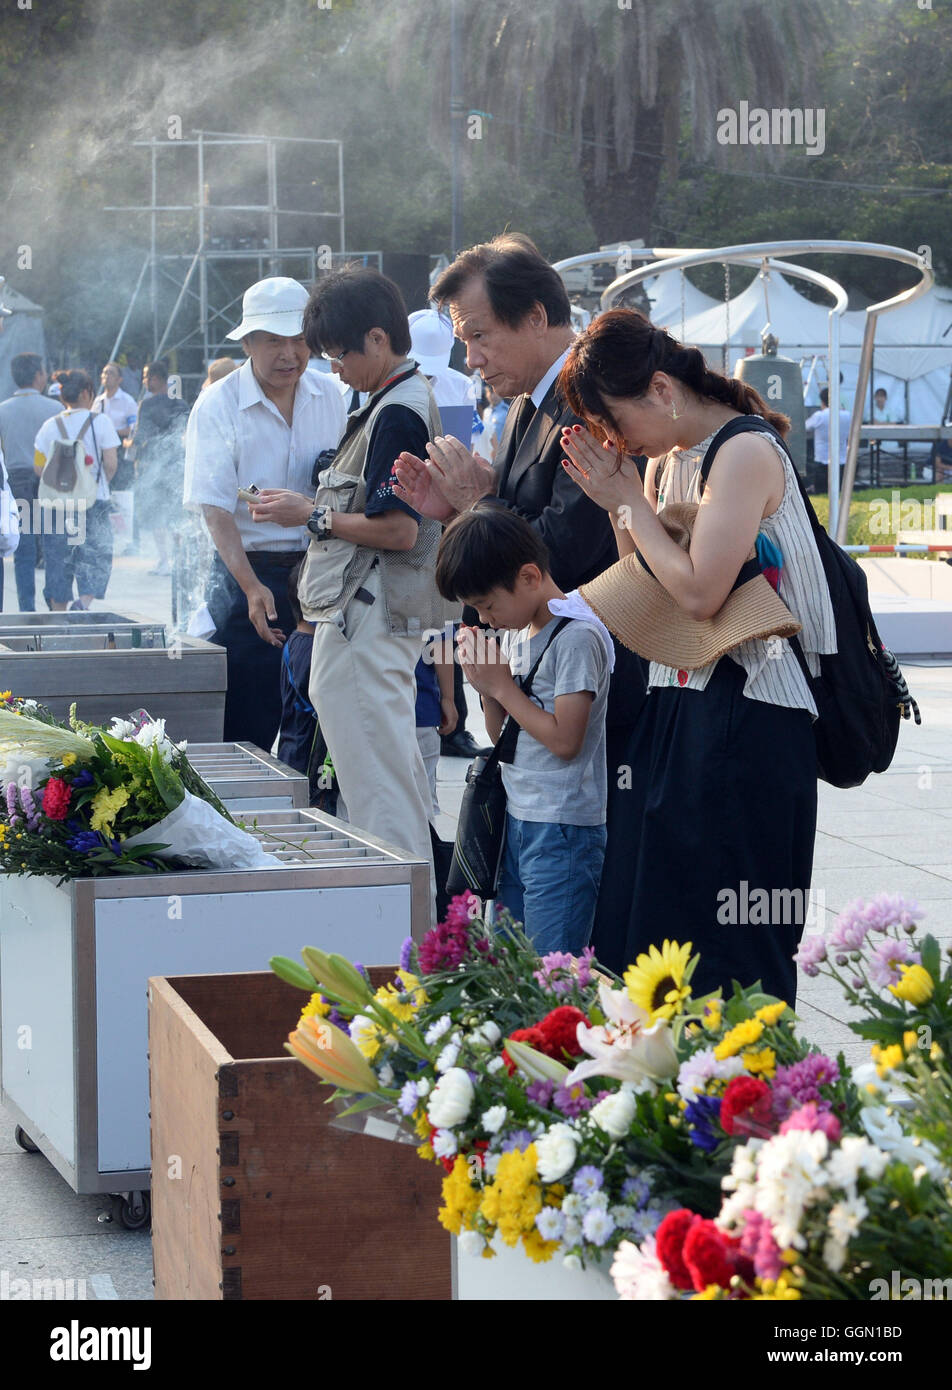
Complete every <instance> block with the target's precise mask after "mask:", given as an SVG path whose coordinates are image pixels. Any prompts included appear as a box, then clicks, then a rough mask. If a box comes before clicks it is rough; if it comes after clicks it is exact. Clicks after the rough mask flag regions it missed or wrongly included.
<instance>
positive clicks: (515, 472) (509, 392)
mask: <svg viewBox="0 0 952 1390" xmlns="http://www.w3.org/2000/svg"><path fill="white" fill-rule="evenodd" d="M431 298H432V299H433V300H434V301H435V302H436V304H437V305H438V306H439V307H440V308H445V309H447V310H448V311H449V315H450V318H451V320H452V322H453V328H454V331H455V333H456V336H457V338H459V339H460V340H461V341H462V342H464V343H465V344H466V363H467V366H469V367H470V368H472V369H474V370H478V371H479V373H480V375H481V376H482V378H483V380H484V381H486V382H488V383H489V385H491V386H492V387H493V389H494V390H495V391H496V392H497V393H498V394H499V395H500V396H502V397H503V398H504V399H507V400H509V401H510V406H509V414H508V415H507V417H506V425H505V429H504V430H503V434H502V438H501V439H500V441H499V447H498V448H497V450H496V456H495V459H494V461H493V463H492V464H490V463H488V462H487V461H486V460H485V459H483V458H480V457H479V455H476V454H472V453H470V451H469V450H468V449H466V448H465V447H464V446H463V445H462V444H460V443H459V441H458V440H454V439H437V440H435V441H434V442H433V443H432V444H431V445H429V447H428V449H427V453H428V455H429V459H428V460H422V459H416V458H413V457H412V456H411V455H409V454H401V456H400V459H399V460H398V462H397V465H396V476H397V481H398V486H397V488H396V491H397V493H398V495H403V496H404V497H405V499H406V500H408V501H409V502H410V505H411V506H412V507H413V508H414V509H415V510H416V511H418V512H421V513H422V514H423V515H425V516H430V517H435V518H436V519H437V520H439V521H449V520H451V518H452V517H453V516H455V515H456V514H457V513H458V512H463V511H466V510H467V509H468V508H469V507H472V506H473V505H474V504H475V503H476V502H478V501H479V500H480V499H482V498H486V499H488V501H489V502H491V503H492V502H494V503H495V504H497V505H501V506H504V507H508V508H509V509H510V510H511V511H515V512H518V514H519V515H520V516H522V517H524V518H525V519H526V520H527V521H528V522H529V523H530V525H531V526H533V527H534V528H535V529H536V530H537V531H538V532H539V534H540V535H541V536H542V539H543V540H544V541H545V543H546V545H547V546H548V549H549V557H550V562H551V573H552V577H553V579H554V580H555V582H556V583H557V584H558V585H559V587H560V588H562V589H564V590H566V591H568V590H570V589H576V588H578V586H579V585H580V584H584V583H586V582H587V581H588V580H589V579H593V578H594V577H595V576H596V575H597V574H601V572H602V571H603V570H605V569H607V568H608V566H609V565H611V564H614V562H615V560H617V558H618V551H617V548H616V546H615V539H614V535H613V532H612V525H611V521H610V519H609V517H608V515H607V513H606V512H605V511H604V510H603V509H601V508H600V507H597V506H595V504H594V503H593V502H592V501H591V500H590V498H588V497H586V496H585V494H584V493H583V492H581V490H580V489H579V488H577V487H576V486H575V484H574V483H573V482H572V480H571V478H570V477H569V476H568V475H567V473H566V472H565V469H564V468H563V467H562V457H563V450H562V446H561V443H560V439H561V431H562V429H563V428H564V427H565V426H567V425H573V424H575V423H576V422H577V420H578V417H577V416H576V415H575V414H574V413H573V412H572V411H571V410H570V409H569V408H568V406H567V405H565V403H564V402H563V401H562V400H561V399H560V398H559V396H558V394H557V392H556V390H555V381H556V378H557V377H558V374H559V372H560V371H561V369H562V365H563V363H564V362H565V359H566V357H567V355H568V350H569V347H570V346H571V343H572V339H573V338H574V336H575V334H574V330H573V328H572V321H571V314H570V309H569V299H568V295H567V294H566V291H565V286H564V285H563V283H562V280H561V277H560V276H559V274H558V272H557V271H555V270H553V268H552V267H551V266H550V265H549V263H548V261H546V259H545V257H544V256H542V255H541V254H540V252H539V251H538V250H537V248H536V247H535V246H534V245H533V243H532V242H531V241H530V240H529V238H528V237H525V236H521V235H519V234H516V233H510V234H507V235H504V236H500V237H496V238H495V240H494V241H491V242H488V243H486V244H484V245H480V246H474V247H472V248H471V249H470V250H468V251H464V252H462V253H461V255H459V256H458V257H457V258H456V260H455V261H454V262H453V263H452V265H450V266H448V267H447V269H446V270H444V271H443V273H442V274H441V275H440V276H439V278H438V279H437V281H436V283H435V284H434V286H433V289H432V291H431Z"/></svg>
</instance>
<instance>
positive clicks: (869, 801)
mask: <svg viewBox="0 0 952 1390" xmlns="http://www.w3.org/2000/svg"><path fill="white" fill-rule="evenodd" d="M152 563H153V562H152V559H151V556H149V558H145V559H140V558H135V559H131V558H130V559H124V560H119V561H118V562H117V565H116V571H115V575H114V585H113V591H112V592H111V593H110V597H109V600H108V603H109V605H110V606H113V607H114V608H115V609H116V611H119V612H134V613H139V614H142V615H143V616H144V617H149V618H153V619H159V618H167V616H168V603H169V580H168V579H161V578H154V577H151V576H149V574H148V570H149V569H150V568H151V566H152ZM10 569H11V567H10V566H9V565H8V566H7V571H8V585H9V588H8V595H9V594H12V593H14V592H15V591H14V589H13V583H12V574H11V573H10ZM120 596H121V597H120ZM9 603H10V598H9V597H8V605H9ZM98 606H102V605H98ZM904 670H905V674H906V678H907V680H908V683H909V686H910V689H911V690H912V693H913V695H914V696H915V697H916V699H917V700H918V702H919V705H920V708H921V710H922V718H923V722H922V727H921V728H916V727H915V726H914V725H913V724H911V723H904V724H903V726H902V730H901V733H900V741H899V748H898V751H897V754H896V758H895V760H894V762H893V765H892V767H891V768H890V770H889V771H888V772H887V773H885V774H883V775H882V776H880V777H873V778H871V779H870V781H869V782H868V783H867V784H866V786H864V787H862V788H859V789H857V790H855V791H838V790H836V789H835V788H832V787H828V786H827V785H826V784H825V783H822V782H821V783H820V804H819V822H818V834H817V841H816V856H815V860H814V878H813V892H814V900H815V902H816V904H817V918H818V921H817V924H816V927H817V928H818V929H820V930H826V929H827V928H828V927H830V926H832V924H833V920H834V918H835V917H836V914H837V912H839V911H840V910H841V909H842V908H843V907H844V906H845V905H846V904H847V903H848V902H850V901H852V900H853V899H855V898H858V897H869V896H872V895H873V894H875V893H879V892H891V893H903V894H905V895H906V896H910V897H914V898H916V899H917V900H918V901H919V903H920V904H921V905H922V907H923V908H924V909H925V912H926V914H927V915H926V917H925V919H924V923H923V926H924V927H925V928H926V929H928V930H929V931H931V932H932V933H933V934H934V935H935V936H937V937H938V938H939V940H940V942H941V943H942V944H943V945H947V944H949V943H952V665H948V664H942V663H938V662H924V663H915V664H914V663H911V662H906V663H904ZM469 695H470V705H471V710H472V715H471V718H470V721H469V727H470V729H471V731H472V733H473V735H474V737H475V738H476V739H477V741H480V740H481V738H482V737H483V730H482V726H481V723H480V717H479V707H478V703H477V701H476V699H475V696H474V694H473V692H472V691H470V692H469ZM465 772H466V762H465V761H464V760H463V759H457V758H454V759H443V760H442V761H441V764H440V769H439V796H440V803H441V807H442V811H443V816H442V817H441V821H440V823H439V830H440V833H441V835H442V836H443V837H444V838H447V839H448V838H450V836H451V835H452V832H453V825H454V821H455V816H456V814H457V812H458V808H459V802H460V797H461V795H462V788H463V778H464V775H465ZM766 813H769V811H768V812H766ZM808 929H809V928H808ZM756 930H758V928H757V927H756V926H752V927H751V931H756ZM305 943H306V931H305V930H304V927H303V924H302V935H301V944H302V945H304V944H305ZM798 1013H799V1015H800V1017H801V1019H802V1024H803V1031H804V1034H805V1035H806V1036H807V1037H808V1038H809V1039H810V1040H811V1041H813V1042H816V1043H818V1044H820V1045H822V1046H823V1047H824V1048H825V1049H826V1050H828V1051H836V1050H838V1049H840V1048H842V1050H843V1052H844V1053H845V1055H846V1059H847V1061H848V1062H850V1063H856V1062H859V1061H861V1060H863V1059H864V1058H865V1057H866V1056H867V1055H868V1048H867V1044H866V1043H864V1042H862V1041H860V1040H858V1039H857V1038H856V1037H855V1035H854V1034H852V1033H851V1032H850V1031H849V1029H848V1028H847V1026H846V1022H845V1018H846V1013H847V1011H846V1008H845V1005H844V1003H843V1001H842V998H841V996H840V994H839V992H838V990H837V989H836V988H835V987H834V985H833V983H832V982H831V981H829V980H826V979H824V978H822V977H821V978H817V979H814V980H810V979H806V978H803V977H801V984H800V994H799V1000H798ZM13 1130H14V1125H13V1121H12V1119H11V1118H10V1116H9V1115H8V1114H5V1113H4V1112H3V1111H2V1109H0V1299H2V1298H5V1297H9V1294H8V1293H6V1292H5V1289H7V1288H9V1286H10V1283H11V1282H12V1280H14V1279H27V1280H34V1279H36V1280H50V1279H63V1280H64V1281H68V1280H73V1281H74V1287H75V1291H76V1296H79V1297H81V1296H83V1294H84V1293H85V1297H86V1298H88V1299H113V1298H120V1299H148V1298H151V1297H152V1263H151V1243H150V1239H149V1236H148V1234H146V1233H143V1232H129V1231H124V1230H121V1229H119V1228H118V1226H117V1225H115V1224H113V1223H108V1224H103V1223H101V1222H100V1221H99V1220H98V1217H99V1215H100V1213H102V1212H103V1211H106V1210H107V1209H108V1208H109V1202H108V1199H106V1198H100V1197H77V1196H76V1195H75V1194H74V1193H73V1192H72V1190H71V1189H70V1187H69V1186H68V1185H67V1184H66V1182H64V1181H63V1179H62V1178H61V1177H60V1176H59V1174H58V1173H57V1172H56V1171H55V1170H54V1169H53V1168H52V1167H51V1166H50V1164H49V1163H47V1161H46V1160H45V1159H44V1158H43V1157H42V1155H40V1154H25V1153H23V1152H22V1151H21V1150H20V1149H19V1148H18V1147H17V1145H16V1143H15V1142H14V1137H13ZM435 1219H436V1217H435V1213H434V1220H435ZM80 1281H85V1285H83V1284H81V1283H80ZM69 1289H70V1286H69V1284H67V1285H66V1292H67V1296H69Z"/></svg>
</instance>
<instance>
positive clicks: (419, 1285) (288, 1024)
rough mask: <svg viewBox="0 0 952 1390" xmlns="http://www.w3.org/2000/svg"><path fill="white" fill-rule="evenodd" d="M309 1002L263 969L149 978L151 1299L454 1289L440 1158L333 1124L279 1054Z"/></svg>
mask: <svg viewBox="0 0 952 1390" xmlns="http://www.w3.org/2000/svg"><path fill="white" fill-rule="evenodd" d="M370 973H371V977H372V980H373V983H374V984H375V985H379V984H382V983H384V982H385V981H387V980H389V979H392V977H393V974H394V968H393V967H380V968H377V969H374V970H371V972H370ZM305 999H306V996H305V995H304V994H303V992H302V991H301V990H297V989H294V988H292V986H290V985H286V984H284V983H283V981H281V980H279V979H278V978H277V977H276V976H274V975H271V974H269V973H257V972H255V973H249V974H235V975H190V976H189V975H186V976H177V977H172V978H153V979H151V980H150V981H149V1050H150V1059H151V1061H150V1068H151V1098H152V1172H153V1178H152V1248H153V1258H154V1263H155V1296H156V1298H161V1299H208V1300H218V1299H229V1300H231V1299H306V1300H315V1301H322V1300H335V1299H338V1300H339V1299H373V1300H377V1299H401V1300H402V1299H449V1298H450V1297H451V1283H452V1266H451V1259H452V1256H451V1242H450V1237H449V1235H448V1234H447V1232H446V1231H445V1230H444V1229H443V1227H442V1226H441V1225H440V1224H439V1222H438V1220H437V1211H438V1209H439V1206H440V1200H441V1198H440V1183H441V1178H442V1170H441V1169H440V1168H439V1166H438V1165H436V1164H433V1163H425V1162H423V1160H422V1159H420V1158H418V1157H417V1154H416V1150H415V1148H414V1146H413V1145H412V1144H398V1143H391V1142H388V1141H386V1140H384V1139H375V1138H369V1137H368V1136H366V1135H363V1134H354V1133H350V1132H347V1131H344V1130H340V1129H337V1128H333V1127H331V1125H330V1121H331V1119H332V1118H333V1115H334V1111H333V1109H332V1107H331V1106H329V1105H326V1104H325V1103H324V1102H325V1097H326V1096H327V1095H328V1094H329V1091H328V1090H327V1089H326V1088H325V1087H323V1086H322V1085H321V1084H320V1082H319V1080H318V1078H317V1077H316V1076H315V1075H314V1074H313V1073H312V1072H310V1071H308V1069H307V1068H306V1067H304V1066H303V1065H302V1064H301V1063H300V1062H298V1061H297V1060H296V1059H295V1058H293V1057H291V1056H290V1055H289V1054H288V1053H286V1052H285V1051H284V1050H283V1043H284V1042H285V1041H286V1039H287V1036H288V1034H289V1033H290V1032H291V1031H292V1030H293V1028H294V1025H295V1023H296V1022H297V1019H298V1016H299V1014H300V1011H301V1007H302V1004H303V1003H304V1002H305Z"/></svg>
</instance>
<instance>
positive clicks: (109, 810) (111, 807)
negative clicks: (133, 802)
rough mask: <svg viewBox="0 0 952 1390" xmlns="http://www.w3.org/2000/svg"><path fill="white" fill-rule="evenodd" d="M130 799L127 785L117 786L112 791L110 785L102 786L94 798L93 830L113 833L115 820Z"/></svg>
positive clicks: (91, 821) (91, 823) (107, 833)
mask: <svg viewBox="0 0 952 1390" xmlns="http://www.w3.org/2000/svg"><path fill="white" fill-rule="evenodd" d="M128 800H129V790H128V788H127V787H115V788H114V789H113V790H112V791H110V790H109V788H108V787H100V788H99V791H98V792H97V793H96V795H95V796H94V797H93V800H92V816H91V818H90V822H89V823H90V825H91V826H92V828H93V830H99V831H101V832H102V834H103V835H111V834H112V826H113V821H114V820H115V819H116V816H118V814H119V812H120V811H121V810H122V808H123V806H125V805H126V804H127V802H128Z"/></svg>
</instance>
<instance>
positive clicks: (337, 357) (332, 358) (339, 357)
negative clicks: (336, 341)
mask: <svg viewBox="0 0 952 1390" xmlns="http://www.w3.org/2000/svg"><path fill="white" fill-rule="evenodd" d="M349 352H350V348H344V351H343V352H338V353H336V354H335V353H333V352H322V353H321V356H322V357H323V359H324V361H325V362H343V360H344V358H345V357H346V356H347V354H348V353H349Z"/></svg>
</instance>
